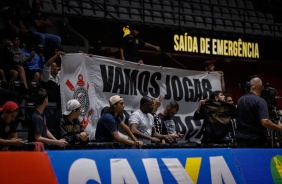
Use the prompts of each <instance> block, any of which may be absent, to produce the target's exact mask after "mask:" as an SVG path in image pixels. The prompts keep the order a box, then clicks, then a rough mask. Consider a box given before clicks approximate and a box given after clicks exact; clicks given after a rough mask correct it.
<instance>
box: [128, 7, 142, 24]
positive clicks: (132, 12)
mask: <svg viewBox="0 0 282 184" xmlns="http://www.w3.org/2000/svg"><path fill="white" fill-rule="evenodd" d="M130 15H131V20H133V21H136V22H141V21H142V18H141V15H140V12H139V10H138V9H135V8H130Z"/></svg>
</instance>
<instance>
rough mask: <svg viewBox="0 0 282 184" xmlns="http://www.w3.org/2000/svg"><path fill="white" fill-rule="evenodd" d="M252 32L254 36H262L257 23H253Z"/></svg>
mask: <svg viewBox="0 0 282 184" xmlns="http://www.w3.org/2000/svg"><path fill="white" fill-rule="evenodd" d="M253 31H254V34H255V35H262V31H261V27H260V25H259V24H258V23H253Z"/></svg>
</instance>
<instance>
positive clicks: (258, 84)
mask: <svg viewBox="0 0 282 184" xmlns="http://www.w3.org/2000/svg"><path fill="white" fill-rule="evenodd" d="M247 89H248V91H249V92H248V93H247V94H246V95H244V96H242V97H241V98H240V99H239V100H238V105H237V130H236V134H235V138H236V139H237V147H241V148H263V147H266V139H267V134H266V130H267V128H269V129H273V130H279V131H281V130H282V124H281V123H280V124H278V125H277V124H274V123H273V122H272V121H270V120H269V112H268V106H267V103H266V101H265V100H264V99H263V98H261V97H260V94H261V92H262V91H263V90H264V86H263V83H262V80H261V78H260V77H259V76H252V77H250V79H249V82H248V83H247Z"/></svg>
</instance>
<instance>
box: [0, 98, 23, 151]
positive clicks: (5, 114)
mask: <svg viewBox="0 0 282 184" xmlns="http://www.w3.org/2000/svg"><path fill="white" fill-rule="evenodd" d="M18 113H19V107H18V105H17V104H16V103H15V102H13V101H8V102H6V103H5V104H4V105H3V107H1V108H0V150H2V151H4V150H8V149H9V146H21V145H23V144H24V141H23V140H22V139H19V138H18V134H17V132H16V128H17V125H16V122H15V118H16V117H17V115H18Z"/></svg>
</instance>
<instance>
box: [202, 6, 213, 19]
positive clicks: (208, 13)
mask: <svg viewBox="0 0 282 184" xmlns="http://www.w3.org/2000/svg"><path fill="white" fill-rule="evenodd" d="M202 8H203V15H204V16H205V17H212V12H211V8H210V7H209V6H208V5H203V6H202Z"/></svg>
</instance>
